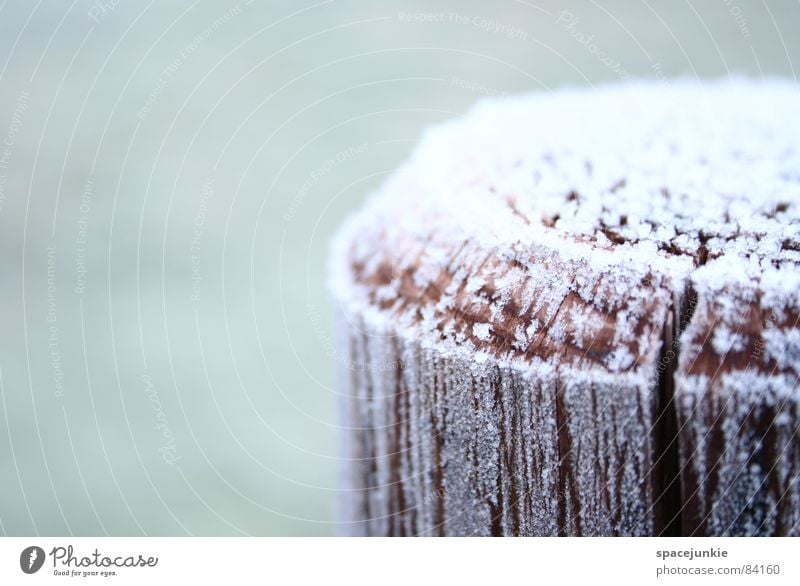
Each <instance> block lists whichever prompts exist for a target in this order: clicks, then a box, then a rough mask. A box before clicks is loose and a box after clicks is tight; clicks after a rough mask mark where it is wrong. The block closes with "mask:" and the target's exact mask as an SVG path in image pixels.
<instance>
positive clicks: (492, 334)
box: [333, 80, 800, 370]
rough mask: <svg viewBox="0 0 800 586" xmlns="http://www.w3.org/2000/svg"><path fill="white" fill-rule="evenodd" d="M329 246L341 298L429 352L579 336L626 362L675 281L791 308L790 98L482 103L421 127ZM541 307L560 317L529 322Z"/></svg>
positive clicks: (793, 113) (732, 92) (778, 92)
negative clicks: (416, 140) (391, 323)
mask: <svg viewBox="0 0 800 586" xmlns="http://www.w3.org/2000/svg"><path fill="white" fill-rule="evenodd" d="M336 242H337V246H336V252H335V254H334V257H333V261H334V264H335V266H334V267H333V269H334V270H333V277H334V279H333V284H334V288H336V289H338V290H339V292H340V295H339V297H340V298H341V299H345V298H346V299H347V300H348V303H355V304H361V305H368V306H370V307H372V308H373V309H374V314H375V317H376V318H378V317H379V316H384V317H385V316H386V315H389V314H391V315H393V316H394V318H395V321H397V322H398V323H403V324H405V325H406V326H408V327H415V328H420V327H421V328H422V331H425V332H428V334H429V335H428V336H427V337H426V339H428V340H429V341H430V343H431V344H439V343H441V342H447V341H450V342H452V343H453V344H454V345H455V346H467V347H470V348H472V349H473V350H475V349H479V350H480V349H481V348H484V347H488V346H491V347H492V352H491V353H492V354H494V355H495V356H506V355H517V356H519V355H526V356H529V357H530V355H531V348H532V347H535V348H536V351H535V352H534V354H536V355H537V356H538V355H547V354H548V351H546V349H547V341H548V340H549V341H550V342H552V344H553V347H552V348H551V351H552V352H556V351H557V350H556V349H555V348H556V346H558V347H559V348H561V350H563V347H562V346H563V343H564V342H565V341H566V340H567V339H569V338H570V337H572V338H575V331H574V330H575V328H584V329H586V331H587V332H594V335H595V337H597V336H598V335H599V336H600V338H599V339H600V341H601V342H602V338H603V337H607V338H608V340H607V341H608V344H606V346H607V348H606V350H604V351H603V352H602V353H601V354H602V360H603V362H604V364H605V365H606V366H607V367H609V368H611V369H612V370H615V369H617V367H619V368H626V367H629V366H630V365H631V364H632V363H635V362H636V361H637V360H638V359H639V354H640V353H641V351H642V350H643V343H642V341H641V337H642V336H643V335H644V332H645V330H646V329H647V326H648V324H649V325H652V326H653V327H655V326H656V324H657V323H660V322H661V317H659V316H656V315H651V316H650V317H648V312H649V313H650V314H652V313H653V311H655V310H654V304H655V305H663V304H665V303H668V300H667V297H668V296H669V295H671V294H672V293H673V292H675V291H679V292H682V291H684V290H685V288H686V287H687V286H689V285H690V284H691V286H692V287H693V288H694V290H695V291H697V292H699V293H700V294H704V293H705V294H711V293H714V292H719V291H723V290H726V291H729V290H731V289H734V290H735V291H736V295H741V294H742V293H741V292H742V291H745V292H746V293H745V296H747V295H749V296H750V298H751V300H754V299H756V298H757V300H760V301H759V302H763V303H765V304H766V305H769V306H776V307H778V306H779V307H782V308H785V307H789V308H795V309H797V308H798V307H800V270H798V267H800V90H798V88H797V86H796V85H793V84H790V83H788V82H782V81H777V80H773V81H758V82H756V81H746V80H728V81H718V82H708V83H701V82H696V81H694V82H690V81H684V82H672V83H654V82H650V83H644V82H639V83H626V84H621V85H613V86H607V87H602V88H599V89H592V90H562V91H557V92H551V93H535V94H531V95H524V96H519V97H506V98H494V99H490V100H485V101H483V102H481V103H479V104H478V105H477V106H476V107H475V108H474V109H473V110H472V111H471V112H470V113H468V114H467V115H466V116H465V117H463V118H459V119H455V120H452V121H449V122H446V123H444V124H440V125H438V126H436V127H434V128H432V129H430V130H429V131H428V132H426V133H425V135H424V137H423V140H422V141H421V144H420V145H419V146H418V148H417V149H416V151H415V152H414V154H413V155H412V157H411V159H410V161H408V162H407V163H406V164H405V165H404V166H403V167H402V168H401V169H400V170H398V171H397V172H396V173H395V174H394V175H393V176H392V177H391V178H390V179H389V180H388V181H387V182H386V183H385V184H384V186H383V187H382V188H381V189H380V190H379V191H378V193H376V194H375V195H374V196H373V197H372V198H371V199H370V200H369V201H368V202H367V204H366V205H365V207H364V208H363V209H362V210H361V211H360V212H359V213H358V214H357V215H355V216H354V217H353V218H351V220H350V221H349V222H348V223H347V225H346V227H345V228H344V229H343V230H342V231H341V232H340V235H339V238H338V239H337V241H336ZM534 292H535V294H533V293H534ZM747 292H749V293H747ZM548 299H551V300H560V301H559V302H560V303H561V304H564V303H566V307H565V308H564V309H565V311H566V313H568V314H570V315H569V318H568V320H567V321H565V322H564V323H560V322H559V321H558V320H555V321H553V322H552V323H549V324H543V323H540V321H541V320H538V319H537V318H536V315H537V309H536V305H537V303H545V304H546V300H548ZM539 309H540V310H541V311H540V312H539V313H542V312H544V313H542V315H545V314H547V311H545V308H543V307H540V308H539ZM551 309H552V308H551ZM651 317H652V318H653V319H652V323H650V322H651V319H650V318H651ZM600 322H603V323H600ZM498 336H499V337H498ZM577 338H580V340H577ZM577 338H576V340H577V341H575V340H573V342H574V343H575V344H577V346H576V348H577V351H578V353H579V354H580V355H581V356H582V357H583V358H585V357H586V356H587V354H586V351H587V347H586V344H588V343H589V342H588V341H586V340H585V339H584V336H583V334H581V335H579V336H577ZM637 340H638V341H637ZM453 344H450V345H449V346H453ZM601 346H602V344H601ZM622 346H624V347H625V348H626V350H625V351H622V352H618V353H617V355H614V356H609V353H612V354H613V352H614V350H613V349H614V348H616V349H620V348H621V347H622ZM609 348H610V349H609ZM561 350H558V351H559V352H560V351H561Z"/></svg>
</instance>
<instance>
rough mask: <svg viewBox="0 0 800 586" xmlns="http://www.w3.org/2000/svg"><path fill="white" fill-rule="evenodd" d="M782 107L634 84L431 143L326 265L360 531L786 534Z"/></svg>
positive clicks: (788, 458)
mask: <svg viewBox="0 0 800 586" xmlns="http://www.w3.org/2000/svg"><path fill="white" fill-rule="evenodd" d="M798 97H800V96H798V92H797V90H795V89H792V88H790V87H788V86H783V85H782V84H779V83H777V82H775V83H774V84H766V85H761V84H760V85H755V84H754V85H751V84H748V83H745V82H732V83H727V84H723V83H719V84H714V85H712V86H709V87H704V88H698V87H696V86H689V85H682V84H678V85H677V87H673V88H671V89H667V88H663V87H656V86H642V85H629V86H621V87H612V88H606V89H603V90H598V91H594V92H586V93H576V92H570V93H563V94H559V93H556V94H553V95H547V96H538V95H534V96H530V97H526V98H518V99H515V100H495V101H489V102H487V103H485V104H483V105H482V106H481V107H479V108H477V109H476V111H475V112H473V113H472V114H471V115H470V116H468V117H467V118H466V119H465V120H463V121H459V122H452V123H449V124H447V125H443V126H441V127H439V128H437V129H436V130H435V131H432V132H429V133H428V135H427V136H426V139H425V140H424V141H423V143H422V145H421V146H420V148H419V149H418V151H417V152H416V153H415V155H414V156H413V157H412V160H411V162H410V163H408V164H407V165H405V166H404V167H403V168H402V169H400V170H399V171H398V172H397V173H396V174H395V175H394V177H393V178H392V179H391V180H390V181H389V182H388V183H387V184H386V185H385V186H384V187H383V188H382V190H381V191H380V192H379V193H378V194H376V196H374V197H373V198H372V199H371V200H370V202H368V204H367V205H366V206H365V208H364V209H363V210H362V211H361V212H360V213H359V214H357V215H356V216H354V217H353V218H351V219H350V221H348V223H347V224H346V225H345V227H344V228H343V229H342V231H341V232H340V234H339V236H338V238H337V239H336V241H335V245H334V250H333V253H332V262H331V284H332V290H333V293H334V298H335V300H336V307H337V316H338V317H337V319H338V324H339V328H340V336H339V340H340V342H339V343H340V346H341V348H342V349H343V354H344V357H345V358H344V359H343V360H342V361H341V364H340V368H339V370H340V373H341V383H340V388H341V389H342V395H343V398H342V405H343V411H344V422H345V429H346V430H347V432H346V433H347V446H348V449H347V460H346V462H347V464H346V474H347V478H348V489H349V491H348V495H349V496H348V505H349V506H348V509H347V510H348V515H349V521H351V522H352V523H353V526H354V527H355V531H354V532H355V533H358V534H366V535H680V534H684V535H798V534H800V447H798V446H800V441H797V433H798V426H800V392H799V391H798V385H797V375H798V373H800V330H799V329H798V327H797V320H798V316H800V270H798V262H800V254H799V253H798V252H797V250H798V241H800V239H799V238H798V225H800V222H798V220H800V217H798V216H799V215H800V212H799V211H798V200H800V189H798V183H799V182H798V180H797V177H796V171H791V169H795V170H796V167H795V166H793V165H794V164H795V163H797V162H798V157H800V138H798V137H800V132H796V130H798V129H797V128H787V123H786V121H787V120H788V119H790V118H791V119H792V120H793V121H794V123H793V126H794V127H796V126H797V121H796V118H797V117H796V116H794V117H793V116H791V115H790V113H791V112H793V111H794V110H793V108H794V106H793V104H794V103H796V100H797V98H798ZM643 104H648V105H649V106H648V107H647V108H644V107H643ZM767 105H768V106H769V109H767ZM751 112H760V113H761V115H759V116H754V117H752V119H750V118H748V119H747V120H746V121H743V120H742V117H744V116H747V114H748V113H751ZM765 112H769V114H765ZM745 122H746V124H745ZM742 125H745V126H746V127H747V128H748V129H749V132H750V134H747V135H742V134H741V132H740V131H739V130H737V129H738V128H740V127H741V126H742ZM788 126H792V124H789V125H788ZM752 136H761V137H769V141H770V142H769V143H768V144H767V145H764V144H760V145H759V144H756V143H755V142H754V141H753V140H751V138H752ZM764 140H767V139H764ZM792 172H794V173H795V175H791V173H792ZM756 175H757V176H758V177H757V179H758V180H757V181H753V179H754V176H756ZM687 177H689V178H692V181H688V180H687V179H686V178H687ZM729 185H739V186H741V188H742V189H745V188H747V189H751V190H753V191H747V193H746V195H747V198H740V197H736V196H735V195H734V194H731V193H730V191H729V189H728V187H727V186H729ZM786 194H794V195H793V198H794V199H791V201H784V200H783V199H780V198H781V197H785V195H786Z"/></svg>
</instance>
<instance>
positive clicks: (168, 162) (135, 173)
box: [0, 0, 800, 535]
mask: <svg viewBox="0 0 800 586" xmlns="http://www.w3.org/2000/svg"><path fill="white" fill-rule="evenodd" d="M798 25H800V3H799V2H797V1H795V0H778V1H775V2H763V1H761V0H759V1H749V0H730V1H727V0H708V1H705V0H704V1H699V0H687V1H686V2H671V1H670V2H668V1H664V0H662V1H659V0H629V1H624V2H623V1H616V0H614V1H611V0H598V1H596V2H594V1H588V2H563V1H559V2H555V1H550V0H533V1H522V0H497V1H493V2H488V1H483V2H479V1H465V0H451V1H431V0H428V1H425V2H423V1H410V2H387V1H371V2H366V1H355V0H352V1H348V0H324V1H315V0H311V1H305V0H299V1H291V2H290V1H288V0H283V1H273V2H267V1H261V0H242V1H240V2H227V1H224V2H223V1H216V2H211V1H209V0H197V1H195V2H189V1H185V2H184V1H174V2H159V3H156V2H155V0H151V1H149V2H134V1H131V0H94V1H89V0H75V1H73V2H57V1H54V0H38V1H37V2H29V1H23V0H6V1H2V2H0V327H2V335H0V479H2V483H1V484H0V532H2V533H3V534H6V535H31V534H42V535H68V534H74V535H105V534H110V535H143V534H147V535H240V534H248V535H335V534H339V533H342V532H346V527H345V526H344V525H342V524H340V523H338V521H340V520H341V519H340V517H339V516H338V513H337V498H338V495H339V493H338V490H337V488H338V456H339V441H340V435H341V434H340V430H339V427H338V424H337V395H336V388H335V384H334V380H335V374H334V373H335V372H336V361H337V357H338V353H337V351H336V347H335V344H334V341H333V336H332V333H331V331H330V303H329V300H328V296H327V293H326V289H325V270H326V269H325V267H326V255H327V246H328V242H329V240H330V237H331V235H332V233H333V231H334V230H335V228H336V226H337V225H338V224H339V223H340V222H341V220H342V219H343V218H344V217H345V216H346V215H347V214H348V213H349V212H351V211H352V210H354V209H356V208H357V207H358V205H359V204H360V202H362V201H363V199H364V198H365V197H366V196H367V195H368V194H369V192H370V191H372V190H374V189H375V188H376V187H377V186H378V185H380V183H381V182H382V181H383V180H384V178H385V177H386V175H387V174H388V173H390V172H391V170H392V169H393V168H395V167H396V166H397V165H398V164H400V163H401V162H402V161H403V160H404V159H405V158H406V157H407V156H408V154H409V152H410V151H411V150H412V149H413V148H414V145H415V143H416V142H417V140H418V138H419V136H420V133H421V131H422V129H424V128H425V127H426V126H428V125H430V124H434V123H436V122H439V121H443V120H447V119H449V118H452V117H456V116H461V115H462V114H463V113H464V112H465V111H466V110H468V108H469V107H470V105H471V104H473V103H474V102H475V101H476V100H479V99H481V98H482V97H484V96H491V95H502V94H507V93H516V92H528V91H551V90H554V89H556V88H559V87H563V86H586V87H590V86H593V85H596V84H600V83H606V82H614V81H619V80H621V79H629V78H650V79H658V80H663V81H667V80H668V79H670V78H674V77H676V76H683V77H691V78H697V77H702V78H706V77H726V76H731V75H747V76H752V77H755V78H763V77H773V76H781V77H789V78H795V73H796V70H797V69H798V68H800V35H797V28H798Z"/></svg>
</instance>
